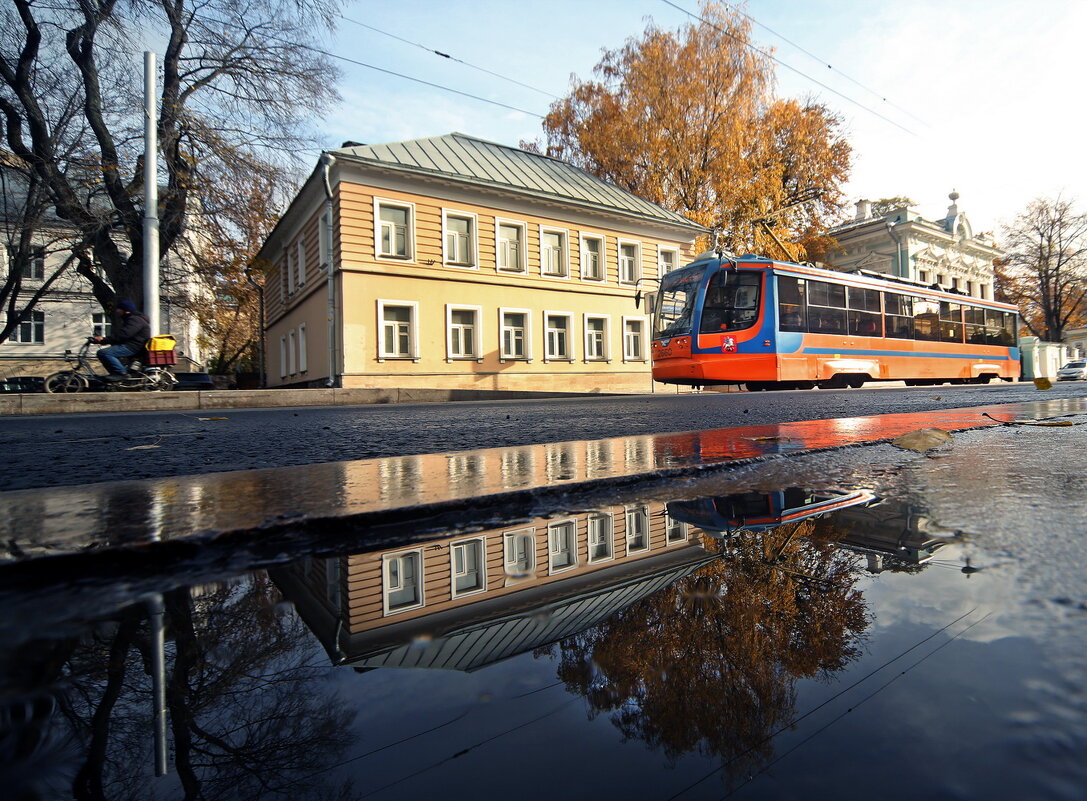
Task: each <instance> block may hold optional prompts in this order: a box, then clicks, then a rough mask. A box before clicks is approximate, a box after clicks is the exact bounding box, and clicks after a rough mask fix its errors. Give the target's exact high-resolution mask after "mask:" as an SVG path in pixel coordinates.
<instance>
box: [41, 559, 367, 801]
mask: <svg viewBox="0 0 1087 801" xmlns="http://www.w3.org/2000/svg"><path fill="white" fill-rule="evenodd" d="M200 589H201V590H202V592H201V593H200V594H197V593H196V592H195V591H193V592H190V590H188V589H185V590H177V591H173V592H171V593H169V594H167V595H166V597H165V611H166V631H167V638H168V645H167V647H168V649H169V648H170V646H171V645H172V646H173V653H172V654H171V655H170V657H172V658H168V659H167V666H168V667H167V674H166V705H167V719H168V721H169V734H170V738H171V740H172V753H173V768H174V770H175V771H176V778H174V779H168V780H161V781H167V782H168V783H169V785H170V786H171V787H173V788H175V789H176V784H175V782H179V783H180V784H181V788H182V792H178V793H177V795H178V796H179V797H181V796H183V797H185V798H204V799H219V798H222V799H232V800H233V799H258V798H261V799H263V798H292V799H293V798H328V797H334V796H335V795H337V792H336V791H335V789H334V788H331V787H329V786H328V785H327V784H326V783H323V782H322V781H321V780H320V775H321V773H322V772H323V771H325V770H327V768H328V767H329V766H330V765H331V764H332V763H334V762H335V761H337V759H338V758H339V757H340V755H341V754H342V753H343V751H344V749H345V748H346V746H347V744H348V742H349V740H350V738H349V737H346V736H345V734H344V732H345V731H347V730H349V726H350V724H351V720H352V717H353V714H354V713H353V712H350V711H345V710H344V708H343V704H342V703H341V702H340V700H339V699H338V698H337V697H336V695H335V693H328V692H324V691H322V688H321V687H320V686H319V684H318V682H316V681H315V678H316V675H315V673H316V672H317V669H315V668H313V667H310V666H309V665H308V664H307V662H308V659H307V656H309V655H310V650H309V648H308V640H309V637H308V630H307V629H306V628H305V627H304V626H303V625H302V624H301V622H300V621H298V620H297V618H295V617H293V616H289V615H280V614H278V613H277V612H276V611H275V604H276V602H277V601H278V599H279V596H278V594H277V593H276V591H275V590H274V589H273V588H272V585H271V583H270V582H269V581H268V580H267V579H266V578H264V577H255V578H251V579H247V580H245V581H243V582H240V583H236V584H232V585H227V586H218V585H216V586H212V587H206V588H200ZM144 612H145V610H144V609H143V608H141V607H133V608H131V609H130V610H129V612H128V614H127V615H125V616H123V617H122V618H121V619H119V620H117V621H111V622H108V623H103V624H100V625H99V626H98V627H97V628H96V629H95V630H94V631H93V632H90V633H87V634H86V635H84V636H83V637H81V638H80V639H79V640H78V641H70V642H66V643H59V642H55V641H54V643H53V646H52V647H51V648H46V649H44V650H41V651H39V653H40V654H41V656H42V657H43V659H42V660H39V661H38V665H39V667H40V668H41V670H42V673H41V674H39V676H38V677H37V681H36V682H35V684H37V687H38V688H42V687H43V685H42V682H47V683H49V684H51V685H52V686H51V687H48V688H47V689H48V692H50V693H52V694H54V695H57V696H58V701H59V708H60V712H59V715H60V716H62V717H61V718H57V717H54V719H53V721H52V725H53V726H54V727H56V728H57V729H67V731H65V732H64V734H63V735H62V736H63V737H65V738H66V739H67V749H66V750H68V751H69V753H72V754H74V756H73V757H72V758H71V759H72V760H73V761H74V762H76V763H77V764H75V765H71V767H70V772H71V774H73V775H74V781H73V783H72V791H73V795H74V797H76V798H85V799H105V798H110V799H124V798H132V799H136V798H139V799H144V798H150V797H154V796H155V795H156V793H155V790H154V789H153V786H151V785H149V782H153V781H156V780H154V779H149V778H148V776H149V770H150V765H149V762H150V760H151V758H150V754H151V747H150V746H151V741H152V723H151V713H152V709H153V696H152V687H151V676H150V675H149V674H150V672H151V663H152V657H151V653H150V642H151V641H150V638H149V632H148V624H147V618H146V615H145V614H144ZM33 645H34V646H35V649H36V650H37V648H38V646H39V645H40V643H34V644H33ZM22 689H23V690H24V691H26V690H29V689H31V688H30V687H29V686H27V685H26V684H24V685H23V687H22ZM55 739H56V738H54V741H55ZM63 758H64V757H60V759H63ZM29 764H30V763H29V761H28V763H27V764H26V765H24V768H25V767H28V766H29ZM50 770H51V771H52V773H53V774H54V775H55V774H56V773H57V772H58V770H61V769H60V768H58V765H57V764H56V762H54V763H53V764H52V765H50ZM27 778H29V779H30V786H33V785H34V784H36V783H37V785H38V787H41V786H42V784H41V782H40V781H39V782H35V780H34V778H32V777H27ZM37 778H38V779H40V780H43V781H47V779H46V777H44V776H39V777H37ZM26 790H27V791H28V792H34V791H33V790H30V787H29V786H28V787H27V788H26ZM169 794H170V793H169V792H167V795H169ZM28 797H30V796H28Z"/></svg>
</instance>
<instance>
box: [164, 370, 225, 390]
mask: <svg viewBox="0 0 1087 801" xmlns="http://www.w3.org/2000/svg"><path fill="white" fill-rule="evenodd" d="M174 378H176V379H177V386H176V387H174V389H189V390H208V389H215V382H213V381H212V380H211V376H210V375H208V374H207V373H174Z"/></svg>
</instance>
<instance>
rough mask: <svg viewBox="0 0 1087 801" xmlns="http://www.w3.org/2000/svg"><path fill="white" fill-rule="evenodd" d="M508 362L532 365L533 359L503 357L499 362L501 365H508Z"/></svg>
mask: <svg viewBox="0 0 1087 801" xmlns="http://www.w3.org/2000/svg"><path fill="white" fill-rule="evenodd" d="M507 362H524V363H525V364H532V359H526V358H525V357H524V356H503V357H502V358H500V359H499V360H498V363H499V364H506V363H507Z"/></svg>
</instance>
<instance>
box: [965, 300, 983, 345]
mask: <svg viewBox="0 0 1087 801" xmlns="http://www.w3.org/2000/svg"><path fill="white" fill-rule="evenodd" d="M962 314H963V320H964V321H965V323H966V341H967V342H969V343H970V344H972V345H984V344H985V343H986V341H987V339H988V338H987V336H986V334H985V309H981V308H978V307H977V306H964V307H963V310H962Z"/></svg>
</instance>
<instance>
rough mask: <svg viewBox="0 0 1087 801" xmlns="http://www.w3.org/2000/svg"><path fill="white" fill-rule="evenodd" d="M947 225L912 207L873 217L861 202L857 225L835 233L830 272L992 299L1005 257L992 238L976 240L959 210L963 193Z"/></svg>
mask: <svg viewBox="0 0 1087 801" xmlns="http://www.w3.org/2000/svg"><path fill="white" fill-rule="evenodd" d="M948 198H949V199H950V200H951V205H950V206H948V209H947V216H946V217H944V218H943V219H942V220H926V219H925V218H924V217H922V216H921V215H920V213H919V212H918V211H917V210H916V209H915V208H913V207H912V206H910V205H901V206H898V207H896V208H893V209H891V210H889V211H888V212H886V213H885V214H882V215H880V214H875V215H874V214H873V213H872V203H871V202H870V201H868V200H860V201H858V202H857V213H856V216H855V217H854V219H852V220H850V221H849V222H847V223H844V224H842V225H839V226H836V227H834V228H832V229H831V230H830V232H829V233H830V235H831V236H832V237H834V238H835V239H836V240H837V241H838V243H839V245H840V247H841V249H840V250H839V251H838V252H837V253H834V254H832V255H831V256H829V266H830V267H831V268H832V269H835V270H841V271H843V272H855V271H864V272H871V273H878V274H881V275H887V276H892V277H894V278H900V279H904V280H907V281H915V282H917V283H919V284H924V285H926V286H934V287H939V288H941V289H945V290H951V291H957V292H961V293H962V294H964V295H970V296H971V297H975V298H981V299H983V300H992V299H993V262H994V261H995V260H996V259H999V258H1001V257H1002V256H1003V255H1004V251H1002V250H1001V249H1000V248H998V247H997V246H996V243H995V242H994V241H993V240H992V238H991V237H990V235H988V234H975V233H974V229H973V226H972V225H971V224H970V221H969V220H968V219H967V217H966V215H965V214H964V213H963V212H961V211H960V210H959V205H958V200H959V193H958V192H952V193H951V194H950V195H948Z"/></svg>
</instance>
